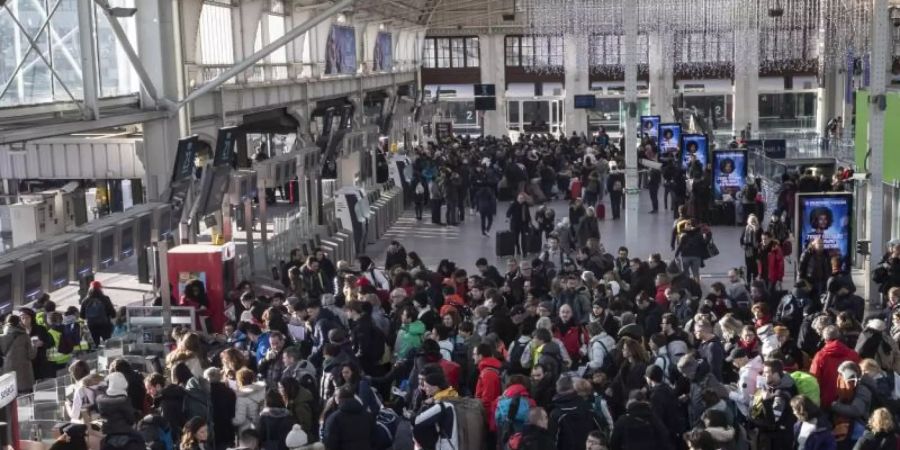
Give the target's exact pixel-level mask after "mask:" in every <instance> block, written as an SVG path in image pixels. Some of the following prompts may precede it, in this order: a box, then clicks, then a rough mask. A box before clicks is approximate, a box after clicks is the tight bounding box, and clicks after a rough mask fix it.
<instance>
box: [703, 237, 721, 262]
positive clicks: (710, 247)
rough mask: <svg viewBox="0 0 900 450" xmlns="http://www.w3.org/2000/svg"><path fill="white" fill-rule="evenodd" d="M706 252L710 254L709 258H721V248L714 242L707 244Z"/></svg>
mask: <svg viewBox="0 0 900 450" xmlns="http://www.w3.org/2000/svg"><path fill="white" fill-rule="evenodd" d="M706 252H707V253H709V257H710V258H712V257H713V256H719V246H717V245H716V243H715V242H714V241H713V240H710V241H709V243H708V244H706Z"/></svg>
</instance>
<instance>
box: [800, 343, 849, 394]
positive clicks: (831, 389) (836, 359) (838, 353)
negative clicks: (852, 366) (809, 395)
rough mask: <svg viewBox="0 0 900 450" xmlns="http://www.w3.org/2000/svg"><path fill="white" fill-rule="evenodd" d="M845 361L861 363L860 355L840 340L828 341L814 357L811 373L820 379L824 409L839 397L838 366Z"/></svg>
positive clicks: (810, 367) (810, 368)
mask: <svg viewBox="0 0 900 450" xmlns="http://www.w3.org/2000/svg"><path fill="white" fill-rule="evenodd" d="M844 361H853V362H855V363H859V355H858V354H857V353H856V352H855V351H854V350H853V349H851V348H850V347H847V346H846V345H844V343H843V342H841V341H839V340H834V341H830V342H826V343H825V346H824V347H822V349H821V350H819V351H818V353H816V356H814V357H813V359H812V363H811V364H810V366H809V373H810V374H812V375H813V376H814V377H816V378H817V379H818V380H819V392H820V395H821V404H820V406H821V407H822V409H825V410H827V409H828V408H829V407H831V403H832V402H834V400H835V399H836V398H837V379H838V366H840V365H841V363H842V362H844Z"/></svg>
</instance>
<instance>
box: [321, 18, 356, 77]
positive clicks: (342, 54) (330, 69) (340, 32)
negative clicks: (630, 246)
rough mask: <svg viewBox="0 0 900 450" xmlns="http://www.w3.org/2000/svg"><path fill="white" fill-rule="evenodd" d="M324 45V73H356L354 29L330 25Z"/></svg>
mask: <svg viewBox="0 0 900 450" xmlns="http://www.w3.org/2000/svg"><path fill="white" fill-rule="evenodd" d="M326 46H327V48H326V50H325V74H326V75H339V74H353V73H356V30H354V29H353V28H352V27H343V26H340V25H332V26H331V33H328V41H327V42H326Z"/></svg>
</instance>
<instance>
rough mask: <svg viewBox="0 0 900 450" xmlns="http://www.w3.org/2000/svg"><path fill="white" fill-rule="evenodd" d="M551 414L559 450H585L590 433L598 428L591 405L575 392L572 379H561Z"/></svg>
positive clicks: (550, 428)
mask: <svg viewBox="0 0 900 450" xmlns="http://www.w3.org/2000/svg"><path fill="white" fill-rule="evenodd" d="M556 392H557V394H556V397H554V398H553V412H551V413H550V427H549V430H550V434H551V435H553V436H556V448H557V449H558V450H584V448H585V443H586V442H587V436H588V433H590V432H591V431H593V430H595V429H596V428H597V422H596V420H594V410H593V406H592V405H591V403H590V402H589V401H587V400H585V399H584V398H582V397H581V396H579V395H578V393H577V392H575V387H574V385H573V382H572V378H571V377H568V376H563V377H560V378H559V380H558V381H557V382H556Z"/></svg>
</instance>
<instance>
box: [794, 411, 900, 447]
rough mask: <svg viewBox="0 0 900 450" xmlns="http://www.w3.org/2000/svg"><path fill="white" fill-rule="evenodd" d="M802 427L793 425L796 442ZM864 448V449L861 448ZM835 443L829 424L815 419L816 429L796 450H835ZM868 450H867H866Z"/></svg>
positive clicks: (796, 424)
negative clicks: (801, 446)
mask: <svg viewBox="0 0 900 450" xmlns="http://www.w3.org/2000/svg"><path fill="white" fill-rule="evenodd" d="M802 425H803V423H802V422H800V421H797V423H795V424H794V440H795V441H796V439H797V437H798V436H800V427H801V426H802ZM862 448H866V447H862ZM890 448H891V450H896V448H897V447H896V444H894V445H893V446H891V447H890ZM836 449H837V442H836V441H835V440H834V435H833V434H832V433H831V424H830V423H828V420H826V419H825V418H824V417H819V418H818V419H816V428H815V429H814V430H813V431H812V433H810V434H809V436H808V437H807V438H806V443H805V444H804V445H803V448H798V449H797V450H836ZM867 450H868V449H867Z"/></svg>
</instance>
